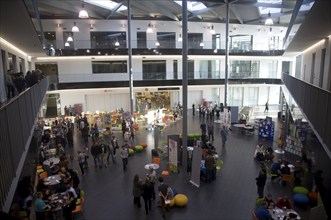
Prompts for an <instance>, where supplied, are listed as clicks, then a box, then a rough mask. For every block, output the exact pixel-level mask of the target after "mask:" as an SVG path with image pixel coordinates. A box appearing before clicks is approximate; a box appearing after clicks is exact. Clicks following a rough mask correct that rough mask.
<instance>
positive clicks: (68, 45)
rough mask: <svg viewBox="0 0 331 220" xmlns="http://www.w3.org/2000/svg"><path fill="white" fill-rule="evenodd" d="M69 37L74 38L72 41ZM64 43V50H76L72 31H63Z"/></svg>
mask: <svg viewBox="0 0 331 220" xmlns="http://www.w3.org/2000/svg"><path fill="white" fill-rule="evenodd" d="M69 37H71V38H72V41H71V40H69V39H68V38H69ZM68 40H69V41H68ZM63 43H64V45H63V47H64V49H74V48H75V44H74V33H73V32H71V31H63Z"/></svg>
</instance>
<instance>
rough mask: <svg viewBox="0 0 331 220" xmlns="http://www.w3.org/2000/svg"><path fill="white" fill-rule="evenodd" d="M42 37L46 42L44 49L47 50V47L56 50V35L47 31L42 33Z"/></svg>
mask: <svg viewBox="0 0 331 220" xmlns="http://www.w3.org/2000/svg"><path fill="white" fill-rule="evenodd" d="M44 36H45V40H46V42H45V43H46V47H47V48H49V47H54V48H57V47H56V34H55V32H54V31H47V32H44Z"/></svg>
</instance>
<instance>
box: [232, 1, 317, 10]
mask: <svg viewBox="0 0 331 220" xmlns="http://www.w3.org/2000/svg"><path fill="white" fill-rule="evenodd" d="M314 1H315V0H304V1H303V3H302V4H308V3H311V2H314ZM295 2H296V1H295ZM295 2H283V3H281V4H272V3H264V2H251V1H245V0H241V1H236V2H233V3H231V4H236V5H248V6H254V7H265V8H284V9H285V8H288V9H293V8H294V7H295V5H296V3H295Z"/></svg>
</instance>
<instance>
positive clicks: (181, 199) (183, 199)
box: [175, 194, 188, 207]
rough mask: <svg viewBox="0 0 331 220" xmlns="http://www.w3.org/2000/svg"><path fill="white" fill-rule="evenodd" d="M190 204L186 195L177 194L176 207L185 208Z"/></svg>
mask: <svg viewBox="0 0 331 220" xmlns="http://www.w3.org/2000/svg"><path fill="white" fill-rule="evenodd" d="M187 203H188V198H187V196H185V195H184V194H177V195H176V196H175V205H176V206H179V207H184V206H186V205H187Z"/></svg>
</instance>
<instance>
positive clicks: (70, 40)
mask: <svg viewBox="0 0 331 220" xmlns="http://www.w3.org/2000/svg"><path fill="white" fill-rule="evenodd" d="M72 41H74V39H73V38H72V36H71V34H69V36H68V38H67V42H72Z"/></svg>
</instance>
